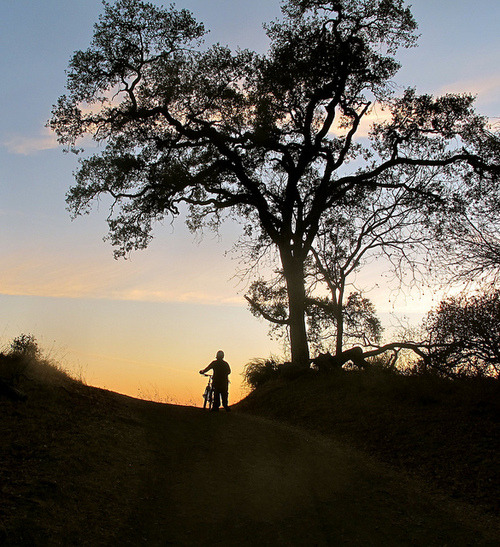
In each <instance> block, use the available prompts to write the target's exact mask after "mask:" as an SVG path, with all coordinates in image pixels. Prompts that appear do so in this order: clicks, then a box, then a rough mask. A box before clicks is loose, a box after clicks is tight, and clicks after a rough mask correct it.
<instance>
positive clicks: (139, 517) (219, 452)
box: [116, 403, 497, 546]
mask: <svg viewBox="0 0 500 547" xmlns="http://www.w3.org/2000/svg"><path fill="white" fill-rule="evenodd" d="M134 412H135V413H136V414H137V417H138V423H141V424H143V427H144V431H143V443H144V446H143V447H138V449H140V450H142V454H143V457H144V459H145V461H144V462H143V465H140V466H137V467H136V468H134V469H131V473H132V474H133V475H134V476H133V479H134V482H135V483H136V484H139V485H140V486H139V491H138V492H137V496H136V500H134V501H133V505H134V506H135V507H134V508H133V510H132V511H131V513H130V515H131V516H130V517H129V518H128V519H127V520H126V522H124V523H123V527H122V528H121V529H119V530H117V537H116V544H127V545H141V544H142V545H219V544H220V545H235V546H236V545H363V546H364V545H381V546H390V545H421V546H431V545H440V546H444V545H453V546H460V545H495V544H497V543H496V542H495V541H494V540H493V539H491V541H488V540H487V539H485V538H484V536H483V534H482V532H479V531H478V530H475V529H474V528H475V525H474V524H471V521H470V518H467V519H466V521H467V524H464V523H463V520H464V519H463V518H462V516H463V515H462V516H461V515H460V514H459V513H457V512H456V511H455V510H452V509H450V508H449V507H448V508H445V507H444V506H443V505H441V504H439V505H438V504H437V502H436V500H435V499H431V498H430V497H429V496H428V494H426V493H425V492H423V491H422V489H420V488H419V486H418V485H417V486H415V484H413V483H411V482H410V481H408V480H406V479H404V478H402V477H401V475H398V474H395V473H393V472H391V471H389V470H387V469H385V468H383V467H382V466H381V465H380V464H379V463H377V462H374V461H371V460H370V459H369V458H368V457H367V456H366V455H362V454H360V453H357V452H355V451H353V450H350V449H349V448H346V447H345V446H342V445H338V444H336V443H334V442H333V441H331V440H329V439H327V438H325V437H322V436H318V435H309V434H308V433H306V432H304V431H301V430H298V429H294V428H291V427H286V426H283V425H280V424H277V423H274V422H270V421H267V420H263V419H258V418H254V417H250V416H247V415H243V414H238V413H234V412H233V413H230V414H226V413H224V412H220V413H218V414H215V413H209V412H205V411H202V410H201V409H195V408H186V407H175V406H166V405H159V404H154V403H135V404H134Z"/></svg>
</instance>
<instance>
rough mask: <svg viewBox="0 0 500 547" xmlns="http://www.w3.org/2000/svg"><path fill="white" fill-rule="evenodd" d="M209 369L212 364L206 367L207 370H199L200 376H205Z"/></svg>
mask: <svg viewBox="0 0 500 547" xmlns="http://www.w3.org/2000/svg"><path fill="white" fill-rule="evenodd" d="M211 368H213V367H212V363H210V364H209V365H208V367H207V368H204V369H203V370H200V374H205V373H206V372H208V371H209V370H210V369H211Z"/></svg>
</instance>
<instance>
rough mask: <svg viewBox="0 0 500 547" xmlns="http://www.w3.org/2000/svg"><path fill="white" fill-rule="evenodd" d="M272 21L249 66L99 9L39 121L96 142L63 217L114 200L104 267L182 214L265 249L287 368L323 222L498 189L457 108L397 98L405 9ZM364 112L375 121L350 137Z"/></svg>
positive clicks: (129, 4) (182, 22)
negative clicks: (237, 230) (392, 204)
mask: <svg viewBox="0 0 500 547" xmlns="http://www.w3.org/2000/svg"><path fill="white" fill-rule="evenodd" d="M282 12H283V17H282V19H281V20H279V21H275V22H273V23H271V24H269V25H267V27H266V29H267V34H268V36H269V38H270V47H269V50H268V52H267V53H265V54H257V53H255V52H251V51H246V50H243V51H242V50H237V51H236V52H232V51H231V50H230V49H229V48H227V47H223V46H220V45H214V46H211V47H208V48H205V49H203V46H202V38H203V36H204V33H205V29H204V27H203V25H201V24H199V23H197V22H196V21H195V19H194V18H193V16H192V15H191V14H190V13H188V12H187V11H185V10H181V11H178V10H176V9H175V8H174V7H173V6H170V7H169V8H159V7H156V6H153V5H152V4H150V3H147V2H141V1H140V0H117V1H116V2H115V3H114V4H110V3H107V2H105V3H104V13H103V15H102V16H101V17H100V19H99V22H98V23H97V24H96V25H95V30H94V38H93V41H92V43H91V45H90V47H89V48H88V49H87V50H86V51H79V52H76V53H75V55H74V56H73V58H72V59H71V61H70V65H69V70H68V83H67V89H68V95H65V96H63V97H61V98H60V99H59V101H58V103H57V104H56V106H55V107H54V109H53V115H52V119H51V120H50V122H49V124H50V126H51V127H52V129H54V130H55V131H56V133H57V134H58V137H59V140H60V142H61V143H62V144H64V145H66V146H68V147H69V148H71V149H75V150H76V143H77V141H79V139H81V138H82V137H84V136H86V135H90V136H92V137H93V139H94V140H95V141H97V142H99V143H101V144H102V145H103V146H102V147H101V151H100V152H99V153H97V154H95V155H93V156H90V157H87V158H84V159H82V160H81V165H80V169H79V171H78V172H77V175H76V184H75V185H74V186H73V188H72V189H71V190H70V191H69V193H68V204H69V207H70V209H71V210H72V212H73V213H74V214H75V215H78V214H82V213H86V212H88V211H89V210H90V208H91V206H92V203H93V202H95V201H98V200H99V199H100V197H101V196H102V195H109V196H111V198H112V205H111V209H110V216H109V219H108V223H109V230H110V235H109V238H110V240H111V242H112V244H113V245H114V246H115V249H116V251H115V255H116V256H126V255H127V254H128V253H129V252H130V251H131V250H133V249H142V248H144V247H146V246H147V245H148V243H149V242H150V240H151V237H152V230H153V227H154V225H155V224H156V223H157V222H159V221H161V220H162V219H163V218H164V217H165V216H169V215H171V216H177V215H178V214H179V212H180V207H181V206H182V207H186V208H187V209H188V210H189V219H188V224H189V226H190V227H191V228H193V229H199V228H201V227H203V226H205V225H208V226H210V227H217V226H218V224H219V223H220V222H221V221H222V220H223V218H224V216H225V215H226V214H231V215H234V216H235V217H236V218H238V219H239V220H240V221H241V223H242V224H243V226H244V231H245V233H246V234H251V237H252V239H253V241H256V242H259V244H260V243H262V244H263V245H264V247H266V248H273V249H275V250H277V251H278V254H279V260H280V262H281V264H280V266H281V270H282V273H283V277H284V280H285V285H286V302H285V304H286V308H287V309H286V312H287V313H286V316H284V317H282V320H283V321H286V324H287V326H288V329H289V335H290V345H291V356H292V361H294V362H296V363H301V364H306V363H307V362H308V359H309V349H308V341H307V332H306V324H305V321H306V320H305V317H306V297H307V295H306V290H305V286H304V285H305V275H306V268H305V265H306V262H307V261H308V260H309V259H310V257H311V253H312V250H313V249H314V248H315V245H316V244H317V241H318V236H319V235H320V231H321V225H322V222H323V220H325V219H328V218H335V217H336V215H337V214H338V213H339V212H340V210H341V208H342V206H343V204H345V203H348V204H349V203H357V202H361V201H362V200H367V202H368V203H369V202H375V201H376V199H377V195H378V194H377V192H378V191H380V190H381V189H383V190H384V192H386V193H388V194H391V193H394V194H398V193H400V192H402V191H404V192H405V193H406V199H407V203H408V200H412V199H413V200H414V201H415V203H419V204H427V203H428V204H430V205H432V207H434V208H437V207H439V206H445V205H446V204H448V203H449V202H450V201H452V200H453V196H454V195H455V193H456V192H455V190H456V188H454V187H453V184H454V183H455V181H464V183H465V184H466V185H467V186H468V187H469V188H476V187H479V186H480V184H483V185H487V184H490V183H493V182H495V181H498V173H499V166H498V162H497V155H496V151H495V150H496V147H497V146H498V139H497V137H496V136H495V135H493V137H492V139H491V140H490V142H491V146H488V147H485V146H484V145H483V143H484V139H485V138H486V136H488V135H491V134H492V133H491V131H490V130H489V127H488V124H487V121H486V120H484V119H483V118H481V117H479V116H477V115H476V114H475V113H474V110H473V98H472V97H471V96H469V95H445V96H444V97H437V98H434V97H431V96H429V95H422V96H420V95H417V93H416V92H415V90H412V89H409V90H406V91H405V92H404V93H403V94H402V96H401V97H394V96H393V86H392V83H391V80H392V78H393V76H394V75H395V73H396V72H397V70H398V68H399V64H398V62H397V61H396V59H395V54H396V52H397V51H398V49H400V48H405V47H411V46H413V45H414V44H415V40H416V36H415V30H416V26H417V25H416V22H415V20H414V19H413V17H412V15H411V12H410V10H409V9H408V8H407V7H405V6H404V2H403V1H402V0H335V1H332V0H330V1H327V0H286V1H284V2H283V3H282ZM374 103H376V104H377V105H379V106H380V107H381V108H383V109H384V110H385V111H386V112H387V114H388V117H387V120H386V121H384V122H381V123H378V124H375V125H374V126H373V127H372V130H371V132H370V135H369V138H368V139H363V141H360V140H359V139H357V140H356V137H357V136H359V134H360V128H361V124H362V122H363V121H364V120H365V119H366V118H367V116H368V115H369V113H370V109H371V108H372V106H373V104H374ZM432 207H431V208H432ZM423 210H424V211H425V208H423ZM348 218H349V217H348ZM423 220H425V221H427V222H430V217H428V215H427V216H426V215H424V219H423ZM407 244H409V240H406V239H405V240H403V243H402V246H403V247H407Z"/></svg>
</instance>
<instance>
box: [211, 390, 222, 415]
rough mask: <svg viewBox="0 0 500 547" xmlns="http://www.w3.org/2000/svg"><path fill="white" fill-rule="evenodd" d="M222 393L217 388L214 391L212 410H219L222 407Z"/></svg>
mask: <svg viewBox="0 0 500 547" xmlns="http://www.w3.org/2000/svg"><path fill="white" fill-rule="evenodd" d="M220 395H221V393H220V391H219V390H218V389H217V388H215V389H214V404H213V405H212V410H219V407H220Z"/></svg>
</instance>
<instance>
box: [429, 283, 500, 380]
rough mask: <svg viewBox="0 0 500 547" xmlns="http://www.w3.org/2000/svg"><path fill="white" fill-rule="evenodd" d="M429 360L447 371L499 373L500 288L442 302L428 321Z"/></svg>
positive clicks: (432, 365)
mask: <svg viewBox="0 0 500 547" xmlns="http://www.w3.org/2000/svg"><path fill="white" fill-rule="evenodd" d="M425 330H426V331H427V335H428V348H429V355H428V358H427V364H428V366H430V367H434V368H436V369H437V370H440V371H442V372H446V373H448V374H466V375H470V374H479V375H488V376H491V375H493V376H497V377H498V376H500V290H499V289H496V290H491V291H489V292H486V293H483V294H480V295H476V296H467V295H465V294H462V295H460V296H456V297H453V298H449V299H447V300H444V301H443V302H441V304H440V305H439V307H438V308H437V309H436V310H433V311H431V312H429V314H428V315H427V319H426V321H425Z"/></svg>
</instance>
